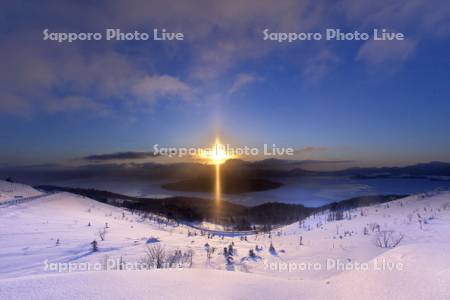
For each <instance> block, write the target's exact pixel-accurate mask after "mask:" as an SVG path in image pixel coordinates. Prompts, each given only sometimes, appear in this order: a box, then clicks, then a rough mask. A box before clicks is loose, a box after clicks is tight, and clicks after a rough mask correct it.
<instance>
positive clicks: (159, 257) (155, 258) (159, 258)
mask: <svg viewBox="0 0 450 300" xmlns="http://www.w3.org/2000/svg"><path fill="white" fill-rule="evenodd" d="M145 254H146V255H147V257H146V262H147V265H148V266H149V267H154V268H157V269H162V268H164V262H165V259H166V250H165V249H164V247H163V246H161V245H160V244H156V245H154V246H151V247H147V250H146V252H145Z"/></svg>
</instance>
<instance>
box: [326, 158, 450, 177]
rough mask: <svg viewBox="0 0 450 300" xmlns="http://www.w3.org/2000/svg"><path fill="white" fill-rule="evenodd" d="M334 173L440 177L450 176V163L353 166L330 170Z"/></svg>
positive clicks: (372, 175) (368, 175)
mask: <svg viewBox="0 0 450 300" xmlns="http://www.w3.org/2000/svg"><path fill="white" fill-rule="evenodd" d="M328 174H333V175H351V176H357V177H359V178H392V177H402V178H423V177H430V176H431V177H430V179H433V178H435V179H438V177H439V176H442V177H447V176H450V163H446V162H438V161H434V162H429V163H420V164H416V165H411V166H406V167H381V168H351V169H346V170H341V171H335V172H328Z"/></svg>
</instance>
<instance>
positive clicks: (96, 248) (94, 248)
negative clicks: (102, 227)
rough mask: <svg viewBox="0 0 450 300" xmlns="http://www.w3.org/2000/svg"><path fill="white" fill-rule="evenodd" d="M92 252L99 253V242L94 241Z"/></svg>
mask: <svg viewBox="0 0 450 300" xmlns="http://www.w3.org/2000/svg"><path fill="white" fill-rule="evenodd" d="M91 245H92V252H97V251H98V247H97V241H96V240H94V241H93V242H92V243H91Z"/></svg>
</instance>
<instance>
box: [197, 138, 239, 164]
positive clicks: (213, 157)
mask: <svg viewBox="0 0 450 300" xmlns="http://www.w3.org/2000/svg"><path fill="white" fill-rule="evenodd" d="M201 157H202V158H204V159H206V160H207V162H208V164H211V165H221V164H223V163H224V162H226V161H227V160H229V159H232V158H234V157H235V156H234V155H231V154H229V153H228V152H227V148H226V147H225V145H223V144H221V143H220V140H219V139H218V138H216V141H215V143H214V145H212V146H211V148H210V149H209V150H208V151H205V152H204V153H203V154H202V155H201Z"/></svg>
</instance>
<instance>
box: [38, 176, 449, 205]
mask: <svg viewBox="0 0 450 300" xmlns="http://www.w3.org/2000/svg"><path fill="white" fill-rule="evenodd" d="M274 180H276V181H279V182H282V183H284V184H285V185H284V186H283V187H281V188H278V189H274V190H269V191H262V192H252V193H244V194H240V195H222V199H225V200H228V201H231V202H234V203H239V204H243V205H249V206H253V205H258V204H262V203H266V202H284V203H295V204H303V205H305V206H309V207H316V206H321V205H324V204H327V203H331V202H334V201H341V200H345V199H348V198H351V197H355V196H365V195H383V194H413V193H420V192H427V191H432V190H435V189H437V188H444V189H449V188H450V181H432V180H428V179H400V178H392V179H353V178H349V177H346V176H337V177H331V176H310V177H302V178H289V179H274ZM166 182H168V181H158V180H149V181H144V180H124V179H123V178H121V179H100V178H99V179H77V180H64V181H53V182H48V183H46V184H52V185H57V186H66V187H79V188H93V189H99V190H106V191H111V192H115V193H120V194H125V195H129V196H138V197H151V198H155V197H169V196H175V195H184V196H197V197H202V198H211V199H212V198H213V197H214V195H212V194H210V193H192V192H177V191H167V190H164V189H162V188H161V187H160V186H161V184H163V183H166Z"/></svg>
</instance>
